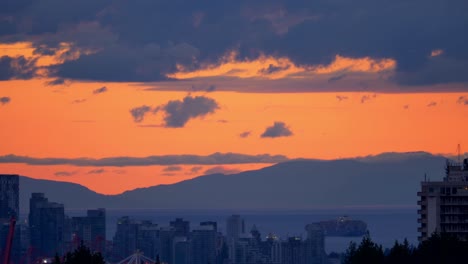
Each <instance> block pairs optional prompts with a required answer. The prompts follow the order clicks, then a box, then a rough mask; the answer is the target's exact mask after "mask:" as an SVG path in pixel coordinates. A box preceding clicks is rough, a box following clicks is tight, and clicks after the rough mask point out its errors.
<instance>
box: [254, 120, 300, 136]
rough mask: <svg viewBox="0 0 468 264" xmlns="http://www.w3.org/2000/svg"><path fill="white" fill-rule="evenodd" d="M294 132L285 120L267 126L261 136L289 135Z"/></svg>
mask: <svg viewBox="0 0 468 264" xmlns="http://www.w3.org/2000/svg"><path fill="white" fill-rule="evenodd" d="M292 135H293V133H292V131H291V130H290V129H289V127H288V126H286V124H285V123H284V122H275V123H274V124H273V126H270V127H267V128H266V129H265V132H263V134H262V135H261V136H260V137H262V138H267V137H269V138H276V137H289V136H292Z"/></svg>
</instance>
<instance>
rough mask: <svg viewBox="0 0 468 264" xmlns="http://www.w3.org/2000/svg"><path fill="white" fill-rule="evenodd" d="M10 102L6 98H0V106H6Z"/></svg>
mask: <svg viewBox="0 0 468 264" xmlns="http://www.w3.org/2000/svg"><path fill="white" fill-rule="evenodd" d="M10 102H11V98H10V97H7V96H3V97H0V105H6V104H8V103H10Z"/></svg>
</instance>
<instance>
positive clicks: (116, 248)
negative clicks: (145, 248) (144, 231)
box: [112, 216, 138, 261]
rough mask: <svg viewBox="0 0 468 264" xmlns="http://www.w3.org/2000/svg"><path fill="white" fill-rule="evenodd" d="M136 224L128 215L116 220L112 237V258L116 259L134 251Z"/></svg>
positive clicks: (135, 248) (136, 233)
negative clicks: (115, 228) (115, 227)
mask: <svg viewBox="0 0 468 264" xmlns="http://www.w3.org/2000/svg"><path fill="white" fill-rule="evenodd" d="M137 237H138V224H137V223H136V222H135V221H134V220H132V219H130V217H128V216H124V217H121V218H119V219H118V220H117V230H116V232H115V235H114V239H113V248H112V259H113V260H116V261H120V260H123V259H124V258H126V257H128V256H130V255H132V254H133V253H135V251H136V250H137V249H138V248H137V239H138V238H137Z"/></svg>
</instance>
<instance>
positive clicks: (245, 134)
mask: <svg viewBox="0 0 468 264" xmlns="http://www.w3.org/2000/svg"><path fill="white" fill-rule="evenodd" d="M251 134H252V132H251V131H244V132H242V133H240V134H239V137H241V138H247V137H249V136H250V135H251Z"/></svg>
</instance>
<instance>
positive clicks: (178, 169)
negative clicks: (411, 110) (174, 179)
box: [163, 166, 182, 172]
mask: <svg viewBox="0 0 468 264" xmlns="http://www.w3.org/2000/svg"><path fill="white" fill-rule="evenodd" d="M181 170H182V167H181V166H168V167H166V168H164V169H163V171H165V172H171V171H181Z"/></svg>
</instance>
